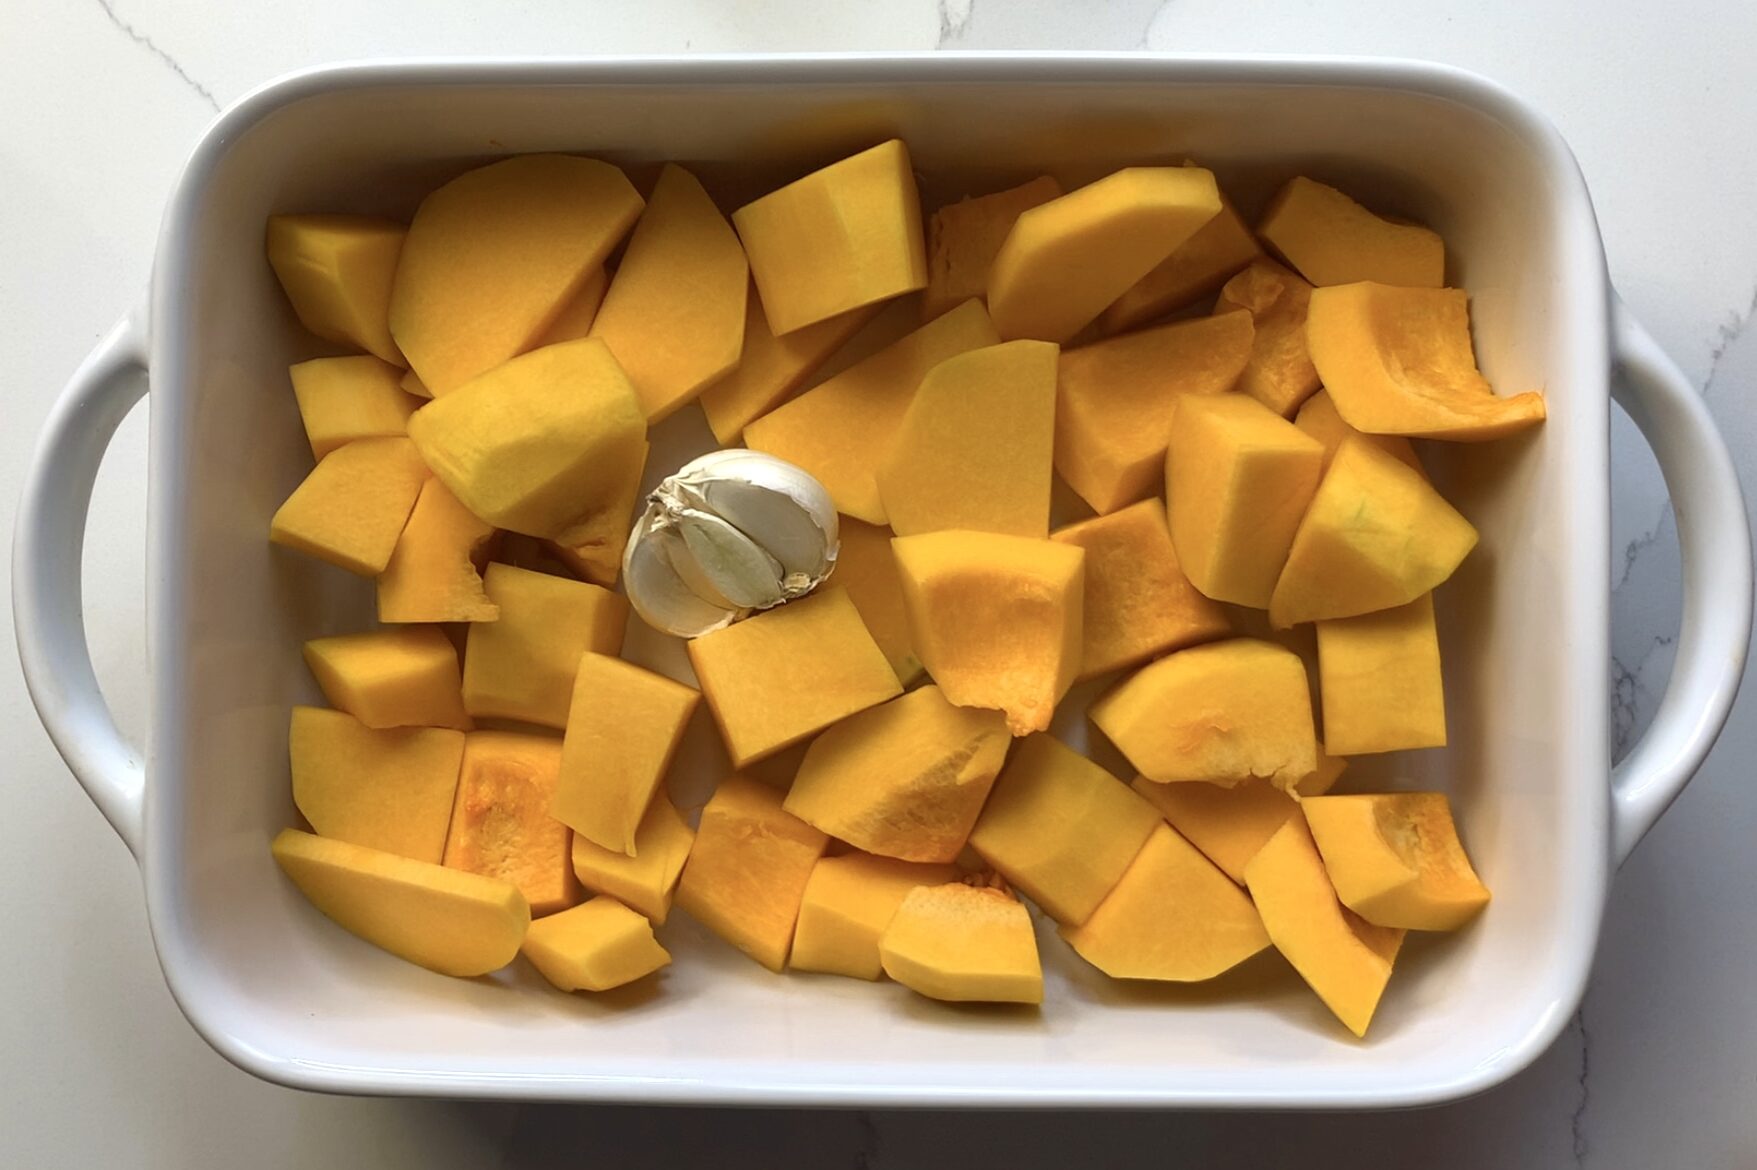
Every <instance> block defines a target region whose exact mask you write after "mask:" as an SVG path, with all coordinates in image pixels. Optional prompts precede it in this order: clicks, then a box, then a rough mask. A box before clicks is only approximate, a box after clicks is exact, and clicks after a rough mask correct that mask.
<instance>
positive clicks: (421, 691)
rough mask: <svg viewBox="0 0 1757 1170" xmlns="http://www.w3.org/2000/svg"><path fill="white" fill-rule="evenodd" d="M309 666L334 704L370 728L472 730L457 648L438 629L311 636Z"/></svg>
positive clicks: (307, 648) (307, 658) (306, 645)
mask: <svg viewBox="0 0 1757 1170" xmlns="http://www.w3.org/2000/svg"><path fill="white" fill-rule="evenodd" d="M305 664H306V665H307V666H309V667H310V668H311V673H312V675H313V676H314V677H315V678H316V679H317V685H318V686H319V687H321V688H322V689H323V697H324V698H326V699H328V700H329V701H330V705H331V706H333V707H336V708H338V709H340V710H343V711H346V712H347V713H348V714H350V715H352V716H353V717H354V718H356V719H358V720H359V721H360V722H362V723H364V724H365V725H366V726H368V727H453V728H456V729H458V730H459V731H468V730H470V728H471V727H472V726H474V724H472V723H471V721H470V716H469V714H468V713H467V712H465V710H464V696H463V681H462V678H461V677H460V675H459V672H458V652H457V649H456V648H455V647H453V646H452V644H451V639H450V638H447V637H446V636H445V634H444V633H443V632H442V631H441V630H440V629H439V628H438V627H437V626H403V627H400V628H396V629H388V630H371V631H368V632H366V633H363V634H337V635H334V636H332V637H328V638H313V639H312V640H311V641H309V642H307V643H305Z"/></svg>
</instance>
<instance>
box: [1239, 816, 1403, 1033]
mask: <svg viewBox="0 0 1757 1170" xmlns="http://www.w3.org/2000/svg"><path fill="white" fill-rule="evenodd" d="M1245 888H1246V889H1247V890H1249V891H1250V894H1251V900H1252V901H1254V902H1255V903H1256V904H1257V913H1258V914H1259V915H1261V916H1262V919H1263V926H1264V927H1265V929H1267V930H1268V932H1269V938H1270V940H1271V941H1273V942H1274V944H1275V947H1276V949H1277V950H1279V951H1280V952H1281V953H1282V954H1283V955H1285V956H1286V957H1287V961H1288V962H1289V963H1291V964H1293V969H1294V970H1296V971H1298V972H1299V974H1300V978H1302V979H1304V980H1305V981H1306V983H1307V984H1308V985H1309V986H1310V987H1311V989H1312V990H1313V991H1315V992H1317V993H1318V998H1319V999H1321V1000H1323V1001H1324V1006H1325V1007H1327V1008H1329V1009H1330V1010H1331V1011H1332V1012H1333V1013H1335V1016H1336V1018H1337V1019H1339V1020H1341V1021H1342V1023H1343V1025H1344V1026H1345V1027H1347V1028H1348V1030H1349V1031H1350V1032H1353V1033H1354V1034H1355V1035H1356V1036H1365V1035H1366V1034H1367V1025H1368V1024H1369V1023H1371V1022H1372V1018H1373V1012H1374V1010H1376V1009H1377V1008H1378V1006H1379V997H1380V996H1381V995H1383V994H1384V992H1385V984H1386V983H1388V982H1389V981H1390V979H1391V965H1392V963H1394V962H1395V961H1396V959H1397V952H1398V950H1399V949H1400V948H1401V947H1402V946H1403V931H1401V930H1394V929H1387V928H1385V927H1382V926H1374V925H1373V924H1372V923H1370V922H1367V921H1365V920H1363V919H1361V918H1360V917H1358V916H1357V915H1355V914H1354V913H1353V912H1352V911H1350V910H1349V909H1347V908H1346V907H1345V906H1343V905H1342V903H1341V902H1339V901H1337V900H1336V891H1335V889H1334V888H1332V887H1331V885H1330V878H1329V875H1328V874H1326V873H1325V871H1324V861H1323V859H1322V858H1321V857H1319V855H1318V847H1317V846H1316V845H1315V844H1313V843H1312V834H1311V833H1310V831H1309V830H1307V828H1306V821H1305V818H1304V817H1303V816H1296V817H1290V818H1289V819H1288V820H1287V822H1286V823H1285V824H1283V825H1282V826H1281V828H1279V829H1277V830H1276V831H1275V835H1274V836H1273V837H1271V838H1270V839H1269V841H1268V843H1267V844H1265V845H1264V846H1263V848H1262V849H1260V850H1258V851H1257V855H1256V856H1255V857H1253V858H1251V861H1250V864H1248V865H1246V866H1245Z"/></svg>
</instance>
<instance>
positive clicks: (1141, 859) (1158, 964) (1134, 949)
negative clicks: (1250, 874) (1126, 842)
mask: <svg viewBox="0 0 1757 1170" xmlns="http://www.w3.org/2000/svg"><path fill="white" fill-rule="evenodd" d="M1184 787H1195V786H1194V785H1185V786H1184ZM1061 934H1062V937H1063V938H1064V939H1066V940H1067V941H1068V945H1069V946H1071V947H1073V948H1074V951H1075V952H1076V953H1077V954H1078V955H1079V956H1080V957H1081V958H1082V959H1085V960H1086V961H1087V962H1088V963H1091V964H1092V965H1093V966H1094V967H1097V968H1098V969H1099V970H1100V971H1103V972H1104V973H1105V974H1106V975H1109V976H1110V977H1111V978H1113V979H1157V980H1163V981H1165V982H1171V983H1195V982H1199V981H1201V980H1204V979H1212V978H1214V977H1215V976H1216V975H1219V974H1221V973H1222V972H1225V971H1228V970H1231V969H1232V968H1233V967H1236V966H1238V965H1239V964H1240V963H1242V962H1244V961H1245V960H1246V959H1248V958H1250V957H1251V956H1252V955H1254V954H1256V953H1257V952H1258V951H1261V950H1262V949H1263V948H1265V947H1267V946H1268V945H1269V934H1268V932H1267V931H1265V930H1264V929H1263V920H1262V919H1261V918H1260V917H1258V915H1257V908H1256V907H1255V906H1253V905H1252V904H1251V899H1250V897H1249V896H1248V895H1246V894H1245V892H1244V891H1243V890H1241V889H1239V888H1238V886H1236V885H1234V884H1233V883H1232V882H1231V881H1229V880H1228V879H1227V876H1226V875H1225V874H1223V873H1221V872H1220V870H1219V869H1217V868H1216V867H1215V866H1214V863H1213V862H1212V861H1210V860H1209V859H1208V858H1206V857H1203V856H1202V855H1201V853H1199V852H1197V850H1196V848H1195V846H1193V845H1191V844H1190V843H1189V842H1188V841H1186V840H1184V839H1183V838H1182V837H1180V836H1179V835H1178V834H1177V832H1176V831H1175V830H1173V829H1172V827H1171V826H1170V825H1167V824H1164V823H1163V822H1161V823H1158V824H1157V825H1156V826H1155V827H1154V829H1153V831H1152V834H1151V835H1150V836H1149V837H1148V838H1147V841H1146V844H1144V845H1143V846H1142V847H1141V849H1140V851H1139V852H1138V853H1137V854H1136V855H1135V858H1134V860H1133V861H1132V862H1131V863H1130V864H1129V867H1128V869H1126V870H1124V871H1123V874H1122V877H1121V879H1120V880H1118V882H1117V883H1116V887H1115V888H1114V889H1112V890H1111V891H1110V893H1109V895H1108V896H1107V897H1105V899H1104V900H1103V901H1102V902H1100V903H1099V904H1098V907H1097V909H1095V910H1093V911H1092V914H1091V916H1090V917H1088V918H1087V919H1086V920H1085V921H1084V922H1083V923H1081V924H1080V925H1079V926H1074V927H1069V926H1063V927H1062V930H1061Z"/></svg>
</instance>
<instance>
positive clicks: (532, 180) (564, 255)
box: [390, 154, 641, 490]
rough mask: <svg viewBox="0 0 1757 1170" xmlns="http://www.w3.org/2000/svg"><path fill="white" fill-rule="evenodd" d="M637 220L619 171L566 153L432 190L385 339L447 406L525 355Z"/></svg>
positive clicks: (502, 165)
mask: <svg viewBox="0 0 1757 1170" xmlns="http://www.w3.org/2000/svg"><path fill="white" fill-rule="evenodd" d="M640 212H641V197H640V195H639V194H637V193H636V191H635V189H634V187H633V186H632V185H630V183H629V181H628V179H627V177H626V176H624V175H623V173H622V172H621V171H620V170H618V169H617V168H616V167H613V166H611V165H610V164H609V163H607V162H600V161H598V160H597V159H590V158H575V157H572V156H570V155H560V154H527V155H521V156H518V157H516V158H509V159H504V160H502V161H500V162H497V163H490V164H489V165H488V166H485V167H478V168H476V169H475V170H473V171H467V172H465V173H464V174H462V175H459V176H458V177H457V178H455V179H453V180H452V181H451V182H449V183H447V184H446V185H445V186H443V187H441V188H439V189H438V190H437V191H434V192H433V193H432V194H431V195H429V196H427V198H426V199H424V200H422V202H421V206H420V208H419V209H417V210H416V212H415V218H414V220H413V221H412V222H411V223H410V224H409V234H408V238H407V239H406V240H405V241H404V243H403V251H402V257H401V259H400V260H399V262H398V264H397V274H396V283H395V285H394V286H393V287H392V289H391V298H390V331H391V333H392V334H393V335H394V336H395V337H396V340H397V344H398V345H400V346H401V347H402V350H403V353H404V354H405V355H406V356H407V357H408V359H409V365H410V366H411V367H412V368H413V369H414V370H415V371H416V373H418V374H419V375H420V377H421V381H422V382H423V383H425V384H426V386H427V387H428V389H430V390H432V391H433V393H434V394H435V395H439V396H443V395H446V394H450V393H451V392H452V391H453V390H456V389H457V388H458V387H459V386H462V385H463V384H464V383H466V382H468V381H470V380H471V379H472V378H475V377H476V376H477V375H479V374H483V373H485V372H487V371H488V370H491V369H493V368H494V367H495V366H498V365H500V364H501V363H502V362H505V361H506V360H507V359H508V358H510V357H512V356H513V355H515V354H519V353H523V352H524V351H525V350H527V349H529V348H530V347H531V346H532V345H533V344H535V343H536V341H537V339H538V338H539V337H541V336H542V335H543V332H544V331H545V330H546V329H548V328H549V325H550V323H551V322H553V321H554V320H555V318H556V317H557V316H558V315H559V314H560V313H561V311H562V309H563V308H564V307H566V305H567V303H568V302H569V301H570V300H572V299H573V297H574V296H575V295H576V294H578V292H579V291H580V289H581V288H582V287H583V286H584V285H585V284H586V282H587V281H589V280H590V279H592V276H593V274H594V273H595V272H597V271H598V270H599V269H600V268H601V267H602V266H603V264H604V258H605V257H606V256H608V255H609V254H610V250H611V249H612V248H614V247H615V246H616V245H617V243H618V242H619V241H620V240H621V239H622V237H623V235H624V233H626V232H627V231H628V229H629V228H630V227H633V226H634V222H635V219H636V217H638V216H639V215H640ZM454 490H455V488H454Z"/></svg>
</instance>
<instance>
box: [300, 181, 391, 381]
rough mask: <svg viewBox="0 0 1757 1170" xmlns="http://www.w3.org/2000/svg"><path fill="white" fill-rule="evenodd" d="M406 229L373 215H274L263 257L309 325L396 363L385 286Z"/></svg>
mask: <svg viewBox="0 0 1757 1170" xmlns="http://www.w3.org/2000/svg"><path fill="white" fill-rule="evenodd" d="M407 232H408V229H407V228H405V227H404V226H403V225H402V224H400V223H397V222H396V221H394V220H389V219H378V218H375V217H373V216H370V215H271V216H269V217H268V262H269V266H270V267H272V268H273V269H274V270H275V277H276V278H277V279H278V280H279V281H280V282H281V288H282V289H283V290H285V292H286V294H287V299H288V300H289V301H291V302H292V303H293V312H294V313H296V314H298V317H299V323H300V324H301V325H303V326H305V328H306V330H307V331H308V332H310V333H313V334H315V335H316V336H318V337H321V338H323V339H324V340H325V341H335V342H339V343H341V344H343V345H357V346H359V347H360V348H361V349H363V350H365V351H366V352H367V353H369V354H372V355H373V356H374V357H377V358H380V359H382V360H383V361H387V362H390V363H391V364H393V365H398V366H400V365H403V364H404V359H403V354H402V351H401V350H400V349H398V348H397V343H396V342H395V341H394V340H392V338H391V335H390V289H391V282H392V280H393V279H394V278H395V276H396V271H397V258H398V257H399V256H400V255H401V254H402V251H403V236H404V235H405V234H407Z"/></svg>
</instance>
